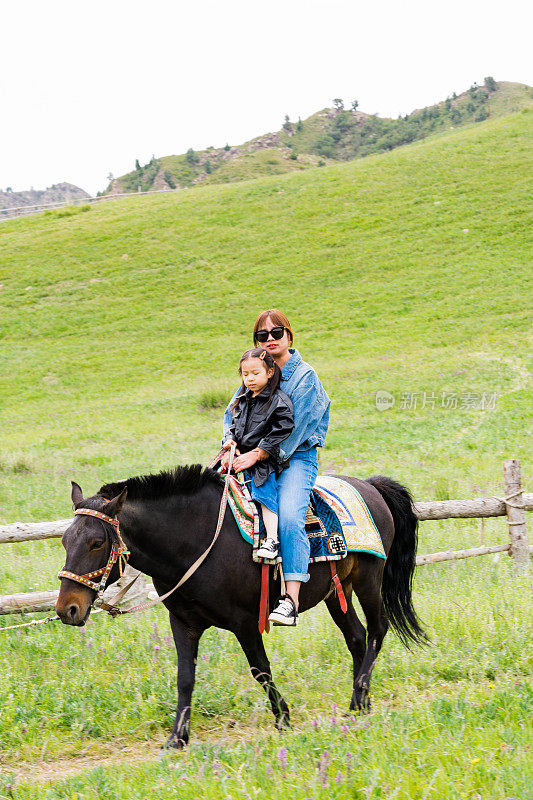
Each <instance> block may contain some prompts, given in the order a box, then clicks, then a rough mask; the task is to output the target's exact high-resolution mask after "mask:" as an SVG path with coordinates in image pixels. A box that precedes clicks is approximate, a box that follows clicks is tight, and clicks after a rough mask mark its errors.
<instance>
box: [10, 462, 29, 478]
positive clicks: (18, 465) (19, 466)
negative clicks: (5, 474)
mask: <svg viewBox="0 0 533 800" xmlns="http://www.w3.org/2000/svg"><path fill="white" fill-rule="evenodd" d="M11 472H12V473H13V475H29V474H30V472H33V468H32V467H31V465H30V464H28V462H27V461H26V460H25V459H23V458H18V459H17V460H16V461H14V462H13V464H12V465H11Z"/></svg>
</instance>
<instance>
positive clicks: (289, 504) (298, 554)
mask: <svg viewBox="0 0 533 800" xmlns="http://www.w3.org/2000/svg"><path fill="white" fill-rule="evenodd" d="M317 473H318V457H317V452H316V447H313V448H311V450H304V451H302V452H298V451H296V452H295V453H293V455H292V456H291V457H290V459H289V466H288V467H287V469H284V470H283V472H282V473H281V475H280V476H279V478H278V504H279V543H280V547H281V556H282V559H283V575H284V577H285V580H286V581H302V583H306V582H307V581H308V580H309V573H308V572H307V568H308V566H309V552H310V546H309V539H308V538H307V534H306V532H305V513H306V511H307V506H308V505H309V496H310V494H311V490H312V488H313V486H314V485H315V480H316V476H317Z"/></svg>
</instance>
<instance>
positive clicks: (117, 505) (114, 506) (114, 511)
mask: <svg viewBox="0 0 533 800" xmlns="http://www.w3.org/2000/svg"><path fill="white" fill-rule="evenodd" d="M127 494H128V487H127V486H125V487H124V488H123V490H122V491H121V493H120V494H117V496H116V497H114V498H113V499H112V500H110V501H109V503H108V504H107V505H106V506H104V508H103V509H102V511H103V512H104V514H107V516H108V517H116V516H117V515H118V514H120V512H121V511H122V506H123V505H124V500H125V499H126V495H127Z"/></svg>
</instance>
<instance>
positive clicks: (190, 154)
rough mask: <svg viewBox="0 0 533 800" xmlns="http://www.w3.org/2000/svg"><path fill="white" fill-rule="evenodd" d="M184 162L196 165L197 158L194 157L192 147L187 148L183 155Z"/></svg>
mask: <svg viewBox="0 0 533 800" xmlns="http://www.w3.org/2000/svg"><path fill="white" fill-rule="evenodd" d="M185 160H186V161H188V163H189V164H197V163H198V156H197V155H196V153H195V152H194V150H193V149H192V147H189V149H188V150H187V152H186V153H185Z"/></svg>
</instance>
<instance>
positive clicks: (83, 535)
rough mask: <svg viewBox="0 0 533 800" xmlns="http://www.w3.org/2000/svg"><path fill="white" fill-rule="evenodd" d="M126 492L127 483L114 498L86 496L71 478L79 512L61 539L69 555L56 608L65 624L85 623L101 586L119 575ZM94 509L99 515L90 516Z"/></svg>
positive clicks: (62, 572) (61, 576)
mask: <svg viewBox="0 0 533 800" xmlns="http://www.w3.org/2000/svg"><path fill="white" fill-rule="evenodd" d="M126 494H127V487H124V489H123V490H122V492H121V493H120V494H118V495H117V496H116V497H114V498H113V499H112V500H106V499H105V498H104V497H101V496H99V495H96V496H95V497H90V498H87V499H85V500H84V498H83V493H82V490H81V488H80V486H78V484H77V483H74V481H72V502H73V504H74V508H75V510H76V516H75V519H74V521H73V522H72V524H71V525H69V527H68V528H67V530H66V531H65V533H64V534H63V537H62V539H61V542H62V544H63V547H64V548H65V550H66V551H67V557H66V561H65V566H64V567H63V569H62V570H61V572H60V573H59V577H60V578H61V587H60V589H59V597H58V598H57V603H56V612H57V614H58V616H59V618H60V619H61V622H64V623H65V624H66V625H84V624H85V622H86V620H87V618H88V616H89V614H90V612H91V608H92V605H93V603H94V601H95V599H96V596H97V594H98V591H97V590H98V588H99V586H100V585H101V588H102V589H103V586H104V585H105V584H106V583H113V582H114V581H116V580H118V578H119V565H118V560H119V559H120V558H121V557H122V556H121V555H120V553H121V549H120V548H121V546H122V544H123V543H122V539H121V537H120V533H119V531H118V514H119V513H120V511H121V509H122V505H123V503H124V500H125V499H126ZM87 511H88V514H87V513H86V512H87ZM95 512H96V514H97V515H98V516H96V515H95V516H91V514H92V513H95ZM117 553H118V554H119V555H118V558H117V556H116V554H117ZM108 570H109V571H108ZM106 572H107V573H108V574H107V575H106ZM65 573H66V574H65ZM68 575H70V576H71V577H68ZM102 582H103V584H102Z"/></svg>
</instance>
